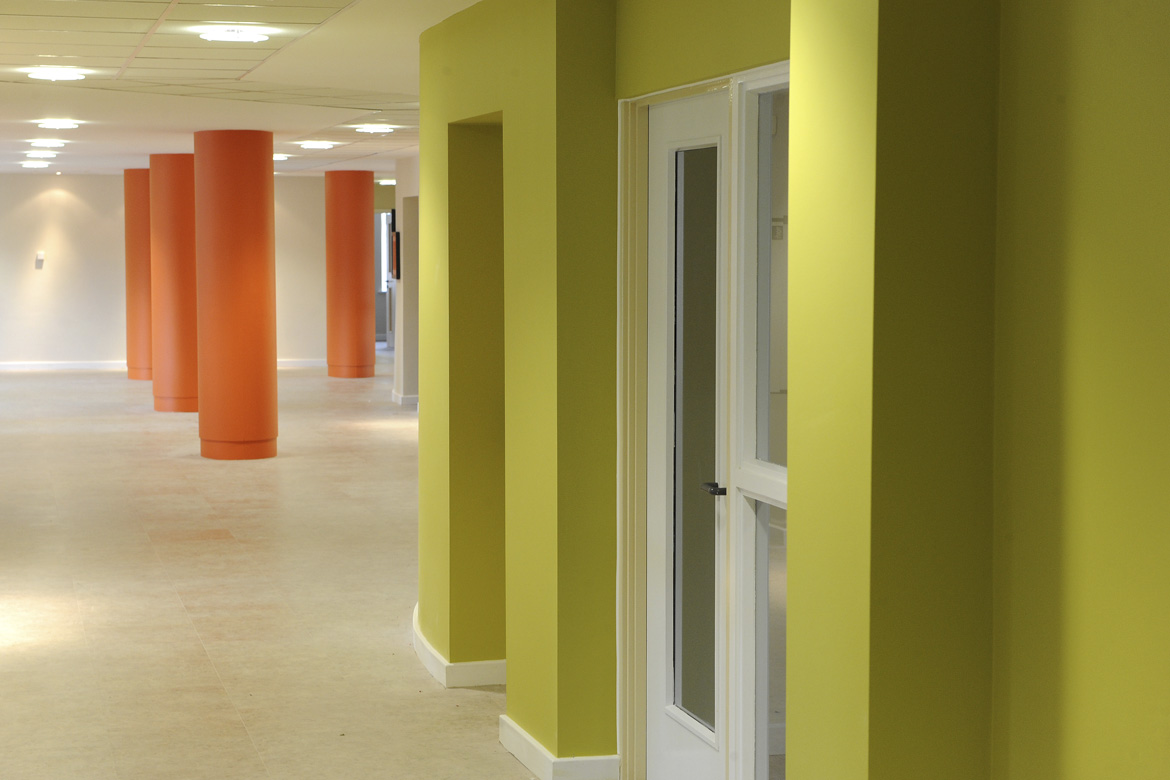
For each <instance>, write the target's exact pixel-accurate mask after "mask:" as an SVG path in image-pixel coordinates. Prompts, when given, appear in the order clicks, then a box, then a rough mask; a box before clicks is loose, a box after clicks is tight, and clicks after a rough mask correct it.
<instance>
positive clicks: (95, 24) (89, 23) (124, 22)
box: [0, 16, 154, 33]
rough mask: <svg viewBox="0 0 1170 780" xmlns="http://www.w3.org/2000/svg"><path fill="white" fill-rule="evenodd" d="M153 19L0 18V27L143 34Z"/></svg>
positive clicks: (79, 17) (150, 25) (151, 24)
mask: <svg viewBox="0 0 1170 780" xmlns="http://www.w3.org/2000/svg"><path fill="white" fill-rule="evenodd" d="M153 25H154V19H153V18H150V17H147V18H144V19H122V18H97V17H82V16H0V27H3V28H6V29H10V30H40V31H43V32H111V33H144V32H147V31H148V30H150V28H151V27H152V26H153Z"/></svg>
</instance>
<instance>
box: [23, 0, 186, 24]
mask: <svg viewBox="0 0 1170 780" xmlns="http://www.w3.org/2000/svg"><path fill="white" fill-rule="evenodd" d="M168 5H169V3H167V2H160V1H159V0H152V1H151V2H115V1H114V0H67V1H66V2H63V0H4V2H3V3H0V24H6V23H7V17H9V16H66V17H74V18H77V17H89V18H95V19H150V20H152V21H153V20H155V19H157V18H158V17H159V15H160V14H161V13H162V12H163V11H165V10H166V9H167V6H168Z"/></svg>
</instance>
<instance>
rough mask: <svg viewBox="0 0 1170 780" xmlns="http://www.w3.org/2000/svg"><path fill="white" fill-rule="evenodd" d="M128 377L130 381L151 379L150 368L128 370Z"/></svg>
mask: <svg viewBox="0 0 1170 780" xmlns="http://www.w3.org/2000/svg"><path fill="white" fill-rule="evenodd" d="M126 375H127V376H128V377H129V378H130V379H150V378H151V371H150V369H149V368H127V369H126Z"/></svg>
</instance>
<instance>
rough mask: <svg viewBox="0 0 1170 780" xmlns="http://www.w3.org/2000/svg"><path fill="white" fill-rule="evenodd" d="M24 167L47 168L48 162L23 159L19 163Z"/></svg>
mask: <svg viewBox="0 0 1170 780" xmlns="http://www.w3.org/2000/svg"><path fill="white" fill-rule="evenodd" d="M21 165H22V166H24V167H25V168H48V167H49V164H48V163H47V162H45V161H44V160H25V161H24V162H22V163H21Z"/></svg>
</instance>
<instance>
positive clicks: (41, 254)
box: [37, 249, 45, 271]
mask: <svg viewBox="0 0 1170 780" xmlns="http://www.w3.org/2000/svg"><path fill="white" fill-rule="evenodd" d="M44 267H45V250H43V249H41V250H40V251H38V252H37V270H38V271H39V270H41V269H42V268H44Z"/></svg>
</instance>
